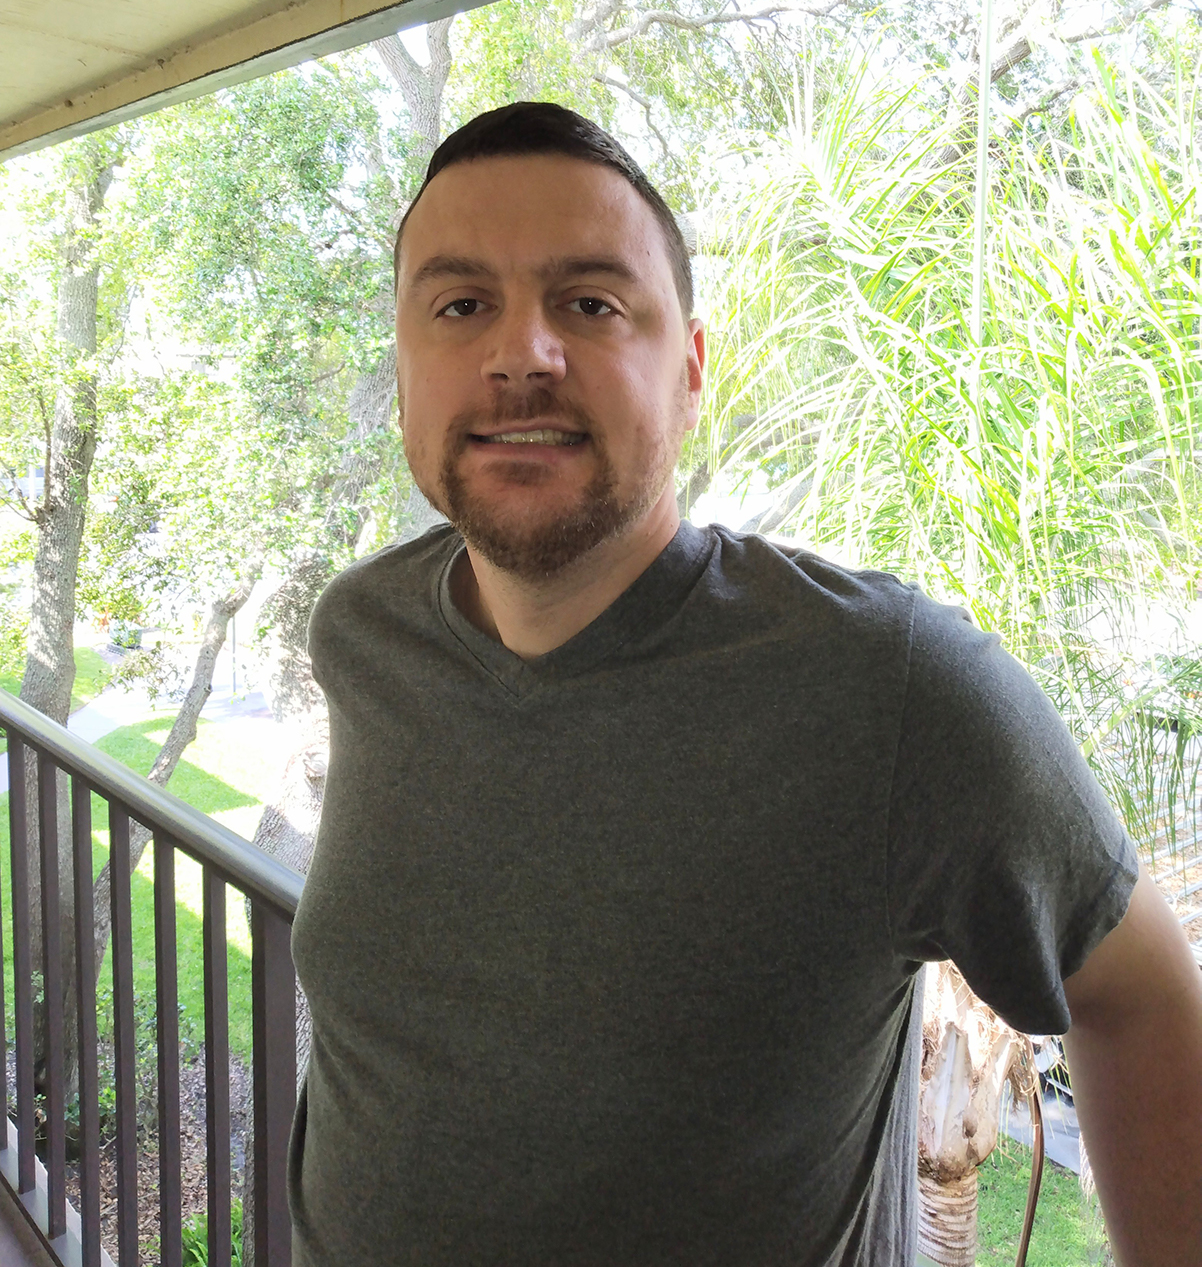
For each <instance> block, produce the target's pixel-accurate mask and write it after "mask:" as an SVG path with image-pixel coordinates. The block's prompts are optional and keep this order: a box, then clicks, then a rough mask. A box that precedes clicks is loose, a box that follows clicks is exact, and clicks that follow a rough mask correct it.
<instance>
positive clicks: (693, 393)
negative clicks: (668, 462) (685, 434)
mask: <svg viewBox="0 0 1202 1267" xmlns="http://www.w3.org/2000/svg"><path fill="white" fill-rule="evenodd" d="M704 370H705V326H704V325H702V323H701V319H700V317H691V318H690V319H689V324H688V345H687V347H686V350H685V374H686V382H687V386H688V400H689V405H688V411H687V414H686V421H685V428H686V430H688V431H692V430H693V428H694V427H696V425H697V420H698V419H699V418H700V417H701V385H702V376H703V373H704Z"/></svg>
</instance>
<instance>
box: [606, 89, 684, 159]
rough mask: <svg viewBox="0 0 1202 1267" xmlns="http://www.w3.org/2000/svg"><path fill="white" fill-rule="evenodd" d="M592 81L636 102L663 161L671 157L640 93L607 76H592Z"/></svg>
mask: <svg viewBox="0 0 1202 1267" xmlns="http://www.w3.org/2000/svg"><path fill="white" fill-rule="evenodd" d="M593 79H595V80H596V82H597V83H599V84H606V85H607V86H608V87H610V88H616V89H617V90H618V91H619V92H624V93H625V94H626V95H627V96H628V97H629V98H630V99H631V100H632V101H636V102H638V104H639V105H640V106H642V107H643V114H644V115H645V116H646V118H647V126H648V127H649V128H650V129H651V131H652V132H654V133H655V139H656V140H657V141H659V144H660V148H661V149H662V150H663V152H664V161H665V162H666V161H668V160H669V159H670V158H671V157H672V152H671V150H669V148H668V142H667V140H666V138H665V137H664V134H663V133H662V132H661V131H660V130H659V128H657V127H656V126H655V121H654V120H653V119H652V117H651V102H650V101H649V100H648V98H646V97H644V96H643V94H642V93H641V92H635V90H634V89H633V88H632V87H631V86H630V85H629V84H624V83H622V81H621V80H620V79H610V77H609V76H608V75H594V76H593Z"/></svg>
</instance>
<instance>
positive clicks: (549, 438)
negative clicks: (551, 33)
mask: <svg viewBox="0 0 1202 1267" xmlns="http://www.w3.org/2000/svg"><path fill="white" fill-rule="evenodd" d="M704 351H705V349H704V336H703V334H702V331H701V324H700V322H698V321H695V320H694V321H686V320H685V317H684V316H683V315H682V313H681V310H680V302H679V299H678V298H677V295H676V290H675V287H674V284H673V279H672V269H671V264H670V263H669V258H668V252H667V247H666V245H665V242H664V238H663V231H662V230H661V228H660V226H659V224H658V222H657V221H656V219H655V216H654V214H653V213H652V211H651V208H650V207H648V206H647V204H646V203H645V202H644V201H643V200H642V198H640V197H639V195H638V194H637V193H636V192H635V190H634V189H633V187H632V186H631V185H630V184H629V183H628V182H627V181H626V180H624V179H623V178H622V177H621V176H620V175H619V174H618V173H617V172H614V171H612V170H610V169H609V168H606V167H601V166H598V165H596V164H593V163H586V162H582V161H580V160H577V159H571V158H564V157H560V156H541V155H540V156H529V157H519V158H489V159H476V160H473V161H470V162H464V163H457V164H454V165H453V166H451V167H448V168H446V169H445V170H444V171H442V172H440V173H439V174H438V176H436V177H435V178H434V180H432V181H431V182H430V185H429V186H428V188H427V189H426V191H425V193H424V194H423V195H422V197H421V200H420V201H419V202H418V204H417V206H416V207H415V208H414V209H413V213H412V215H411V216H410V217H409V220H408V223H407V224H406V226H405V232H404V237H403V239H402V243H401V255H400V266H399V287H398V294H397V378H398V389H399V396H400V402H401V426H402V431H403V434H404V440H405V453H406V456H407V457H408V459H409V466H410V469H411V471H412V473H413V478H414V479H415V480H416V481H417V485H418V487H419V488H420V489H421V490H422V492H423V493H424V494H425V495H426V497H427V498H428V499H429V500H430V501H431V503H432V504H433V505H434V506H436V507H437V508H438V509H439V510H441V511H442V512H443V514H445V515H446V516H447V518H448V519H450V520H451V522H452V523H454V524H455V525H456V526H457V527H458V528H459V529H460V530H461V531H462V532H463V534H464V537H465V538H466V539H467V541H468V543H469V544H470V545H472V546H474V547H475V548H476V549H477V550H478V551H479V552H480V553H481V554H482V555H483V556H484V557H485V558H486V559H488V560H489V561H490V562H492V563H493V564H494V565H495V566H498V567H500V568H502V569H504V570H506V571H509V572H512V573H513V574H515V575H518V576H521V577H523V578H525V579H530V580H537V579H542V578H545V577H548V576H551V575H554V574H555V573H556V572H558V571H559V570H561V569H562V568H563V567H565V566H566V565H567V564H569V563H572V562H574V561H575V560H576V559H577V558H580V557H581V556H582V555H584V554H585V553H587V552H588V551H589V550H590V549H592V548H593V547H594V546H596V545H598V544H599V543H600V542H602V541H605V540H608V539H611V538H614V537H618V536H621V535H622V534H623V533H625V532H628V531H630V530H631V529H632V528H634V527H635V526H636V525H638V524H639V523H640V522H642V521H643V520H644V519H645V518H646V516H647V515H648V514H649V513H650V512H651V511H652V510H653V509H654V508H655V507H656V506H657V505H658V506H663V505H665V503H664V499H665V498H670V497H672V495H673V490H672V481H671V475H672V469H673V466H674V465H675V462H676V458H677V456H678V454H679V451H680V443H681V439H682V437H683V435H684V433H685V431H686V430H688V429H689V428H691V427H693V426H695V425H696V422H697V415H698V409H699V404H700V395H701V368H702V364H703V361H704Z"/></svg>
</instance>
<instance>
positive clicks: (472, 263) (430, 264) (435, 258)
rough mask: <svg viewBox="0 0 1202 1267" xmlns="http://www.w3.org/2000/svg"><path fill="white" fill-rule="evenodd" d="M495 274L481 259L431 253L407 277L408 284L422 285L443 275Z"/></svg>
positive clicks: (475, 275) (470, 275)
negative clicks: (409, 276)
mask: <svg viewBox="0 0 1202 1267" xmlns="http://www.w3.org/2000/svg"><path fill="white" fill-rule="evenodd" d="M493 276H495V274H494V273H493V271H492V269H491V268H489V267H488V265H487V264H485V263H484V261H483V260H473V259H469V258H468V257H467V256H464V255H432V256H431V257H430V258H429V259H428V260H427V261H426V262H425V263H424V264H423V265H422V266H421V268H419V269H418V270H417V272H416V273H414V274H413V276H412V277H411V278H410V279H409V285H410V286H423V285H425V283H426V282H432V281H439V280H441V279H442V278H444V277H493Z"/></svg>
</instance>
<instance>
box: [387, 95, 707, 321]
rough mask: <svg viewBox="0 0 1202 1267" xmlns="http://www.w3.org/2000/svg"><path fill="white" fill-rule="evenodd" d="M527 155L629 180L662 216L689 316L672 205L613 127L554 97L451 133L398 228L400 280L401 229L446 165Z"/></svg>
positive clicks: (689, 296) (687, 267) (504, 109)
mask: <svg viewBox="0 0 1202 1267" xmlns="http://www.w3.org/2000/svg"><path fill="white" fill-rule="evenodd" d="M526 154H563V155H565V156H566V157H568V158H578V159H580V160H582V161H583V162H585V163H596V164H597V165H598V166H601V167H608V168H610V169H611V170H612V171H615V172H617V173H618V175H619V176H622V177H623V178H624V179H625V180H627V181H629V182H630V184H631V185H633V186H634V189H635V192H636V193H637V194H638V195H639V197H640V198H642V200H643V201H644V202H645V203H646V204H647V205H648V206H649V207H650V208H651V211H652V213H653V214H654V216H655V218H656V220H658V221H659V226H660V229H661V230H662V231H663V235H664V244H665V245H666V246H667V248H668V260H669V262H670V263H671V265H672V279H673V281H674V282H675V283H676V293H677V295H678V296H679V297H680V307H681V311H682V312H683V313H684V315H685V316H686V317H689V316H691V315H692V313H693V269H692V265H691V264H690V262H689V251H688V248H687V247H686V246H685V242H684V237H683V236H682V234H681V232H680V226H679V225H678V224H677V223H676V217H675V216H674V215H673V214H672V212H671V211H670V210H669V209H668V204H667V203H666V202H664V200H663V198H662V196H661V195H660V193H659V191H658V190H657V189H656V188H655V186H654V185H653V184H652V183H651V182H650V181H649V180H648V179H647V177H646V176H645V175H644V174H643V169H642V168H641V167H640V166H639V165H638V164H637V163H636V162H635V161H634V159H633V158H631V157H630V155H629V154H627V152H626V151H625V150H624V149H623V148H622V146H621V145H619V144H618V142H617V141H615V140H614V138H613V137H612V136H610V134H609V133H608V132H606V131H605V130H604V129H603V128H599V127H598V126H597V125H596V124H595V123H593V122H592V121H591V120H589V119H586V118H585V117H584V116H583V115H580V114H577V113H576V112H575V110H568V109H566V108H565V107H563V106H557V105H555V104H553V103H552V102H550V101H515V102H514V103H513V104H512V105H508V106H501V108H500V109H499V110H488V111H486V112H485V113H484V114H478V115H477V116H476V117H475V118H474V119H472V120H471V121H470V122H468V123H465V124H464V125H463V127H461V128H460V129H459V130H458V131H456V132H452V133H451V135H450V136H448V137H447V139H446V140H445V141H443V143H442V144H441V145H440V146H439V147H438V148H437V149H436V150H435V151H434V155H433V157H432V158H431V159H430V165H429V167H427V168H426V178H425V180H423V181H422V186H421V188H420V189H419V190H418V191H417V196H416V197H415V198H414V199H413V201H412V202H411V203H410V204H409V209H408V210H407V211H406V212H405V215H404V217H403V218H402V220H401V225H400V228H399V229H398V230H397V235H396V246H395V247H394V248H393V256H392V262H393V270H394V274H395V275H396V280H397V281H398V282H399V281H400V260H401V234H402V233H404V232H405V221H406V220H408V219H409V217H410V216H411V215H412V214H413V208H414V207H416V206H417V204H418V202H419V201H420V200H421V196H422V194H424V193H425V192H426V186H427V185H429V183H430V182H431V181H432V180H433V179H434V177H435V176H437V175H438V173H439V172H440V171H442V170H443V168H445V167H450V166H451V165H452V164H453V163H467V162H470V161H471V160H472V159H473V158H517V157H520V156H522V155H526Z"/></svg>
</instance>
